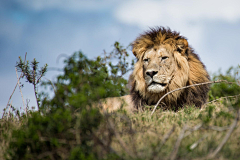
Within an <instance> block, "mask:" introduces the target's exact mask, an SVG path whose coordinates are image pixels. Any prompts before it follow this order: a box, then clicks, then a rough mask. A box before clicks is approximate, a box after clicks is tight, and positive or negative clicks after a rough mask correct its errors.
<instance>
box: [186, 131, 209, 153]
mask: <svg viewBox="0 0 240 160" xmlns="http://www.w3.org/2000/svg"><path fill="white" fill-rule="evenodd" d="M207 137H208V135H204V136H203V137H202V138H200V139H199V140H198V141H197V142H195V143H193V144H192V145H191V146H190V150H193V149H195V148H196V147H197V146H198V144H199V143H201V142H202V141H203V140H204V139H205V138H207Z"/></svg>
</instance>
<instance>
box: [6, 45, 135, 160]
mask: <svg viewBox="0 0 240 160" xmlns="http://www.w3.org/2000/svg"><path fill="white" fill-rule="evenodd" d="M114 47H115V48H114V50H113V52H111V53H110V54H105V56H104V57H97V58H96V59H95V60H89V59H88V58H87V57H86V56H84V55H83V54H82V53H81V52H77V53H74V54H73V55H72V56H71V57H69V58H68V59H66V60H65V61H64V63H65V67H64V73H63V74H62V75H59V76H58V77H57V82H54V83H53V86H54V90H55V95H54V96H53V98H51V99H49V98H47V97H42V101H41V103H40V104H41V105H40V109H39V112H33V113H32V114H31V115H30V116H29V118H26V122H25V123H24V124H22V125H21V126H20V128H16V129H13V130H12V134H11V136H10V137H9V140H10V143H9V146H8V148H7V152H6V154H5V158H6V159H102V158H104V159H109V158H110V159H111V158H113V159H116V158H118V156H117V155H116V154H115V153H113V152H112V151H111V149H110V148H109V147H110V144H107V145H105V144H104V143H103V142H101V140H100V139H99V138H98V137H103V135H101V134H103V133H100V132H98V128H99V126H100V124H102V123H103V122H104V121H106V118H107V116H106V117H103V115H102V114H101V113H100V111H99V108H96V107H93V106H92V104H93V103H96V102H97V101H99V100H100V99H102V98H106V97H112V96H122V95H125V94H127V93H128V90H127V88H126V87H125V86H126V84H127V80H125V79H124V78H123V76H124V75H125V74H126V73H127V71H129V70H130V69H131V65H129V63H128V62H127V61H126V58H127V57H128V53H127V51H126V49H125V48H123V47H122V46H120V45H119V43H118V42H116V43H115V45H114ZM20 60H21V59H20ZM112 61H115V62H116V63H113V62H112ZM20 64H21V63H20ZM34 64H35V65H36V64H38V62H37V63H34ZM34 64H33V67H34ZM132 65H133V63H132ZM21 71H22V72H26V73H27V72H28V69H27V68H26V70H21ZM26 78H28V77H27V76H26ZM43 85H44V86H45V87H47V86H49V85H52V84H51V82H44V83H43ZM34 87H35V86H34ZM34 89H35V88H34ZM42 95H46V94H42ZM23 119H24V118H23ZM96 135H98V136H96ZM112 136H113V135H109V136H108V137H107V139H110V138H111V137H112ZM107 141H109V140H107Z"/></svg>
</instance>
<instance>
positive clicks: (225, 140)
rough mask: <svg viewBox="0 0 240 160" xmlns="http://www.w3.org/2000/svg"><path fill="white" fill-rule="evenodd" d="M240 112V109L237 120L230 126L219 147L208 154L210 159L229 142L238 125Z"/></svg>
mask: <svg viewBox="0 0 240 160" xmlns="http://www.w3.org/2000/svg"><path fill="white" fill-rule="evenodd" d="M239 114H240V110H239V109H238V111H237V116H236V118H235V120H234V121H233V123H232V125H231V126H230V129H229V130H228V132H227V134H226V135H225V137H224V138H223V140H222V142H221V143H220V144H219V145H218V147H217V148H216V149H215V151H214V152H212V153H209V154H208V156H207V157H208V158H209V159H212V158H214V157H215V156H216V155H217V154H218V152H219V151H220V150H221V149H222V147H223V146H224V144H225V143H226V142H227V140H228V139H229V137H230V135H231V134H232V132H233V130H234V128H235V127H236V126H237V122H238V121H239Z"/></svg>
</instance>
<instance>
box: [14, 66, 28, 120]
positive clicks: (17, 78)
mask: <svg viewBox="0 0 240 160" xmlns="http://www.w3.org/2000/svg"><path fill="white" fill-rule="evenodd" d="M15 70H16V75H17V84H18V87H19V90H20V93H21V97H22V101H23V107H24V108H25V114H26V116H27V107H26V106H25V103H24V98H23V94H22V89H21V86H20V83H19V78H18V73H17V68H15ZM21 76H22V73H21V75H20V77H21Z"/></svg>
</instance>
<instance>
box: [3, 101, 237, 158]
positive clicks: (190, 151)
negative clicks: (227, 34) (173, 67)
mask: <svg viewBox="0 0 240 160" xmlns="http://www.w3.org/2000/svg"><path fill="white" fill-rule="evenodd" d="M227 106H228V105H226V104H223V103H220V102H218V103H216V102H214V103H213V104H211V105H210V104H208V105H206V106H205V107H204V108H202V109H197V108H194V107H185V108H183V109H181V110H179V111H178V112H173V111H163V110H161V109H158V110H156V112H155V114H154V115H153V116H151V110H146V111H144V112H140V113H137V114H126V113H125V112H123V111H118V112H115V113H112V114H106V116H105V118H106V121H104V122H103V123H102V124H101V125H100V127H99V129H98V130H97V131H96V133H95V139H96V140H97V141H98V142H97V143H98V144H100V145H99V146H100V147H103V148H105V150H106V152H108V150H110V153H115V154H117V155H118V156H119V157H121V158H122V159H152V160H158V159H179V160H181V159H184V160H185V159H238V157H240V152H239V148H240V126H239V123H236V127H234V128H235V129H233V131H231V132H230V128H231V126H232V125H233V124H234V122H238V121H236V120H238V119H236V115H237V114H236V109H233V108H232V107H227ZM0 124H1V128H2V129H4V130H5V131H4V133H5V134H11V129H10V128H11V127H14V128H15V127H18V126H20V123H19V121H14V120H11V119H10V120H8V121H4V119H2V121H1V122H0ZM6 131H7V132H6ZM104 132H105V134H104ZM2 133H3V132H0V140H1V141H0V147H1V152H0V159H3V157H4V149H5V148H6V147H7V146H8V141H7V140H6V139H4V134H2ZM227 134H230V137H229V138H227V139H226V137H225V136H226V135H227ZM109 137H111V138H109ZM224 137H225V139H226V143H225V142H224V143H223V139H224ZM220 144H222V148H221V147H220ZM217 148H218V149H219V151H216V149H217ZM214 151H215V152H214ZM213 153H214V155H213ZM98 154H104V153H103V152H102V150H101V149H100V150H99V153H98Z"/></svg>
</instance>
